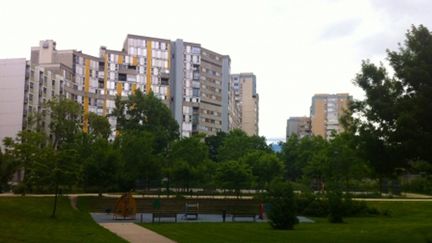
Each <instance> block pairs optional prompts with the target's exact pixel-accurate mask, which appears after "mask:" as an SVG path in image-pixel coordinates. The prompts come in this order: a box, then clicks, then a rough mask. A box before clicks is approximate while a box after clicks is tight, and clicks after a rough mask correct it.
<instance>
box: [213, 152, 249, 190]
mask: <svg viewBox="0 0 432 243" xmlns="http://www.w3.org/2000/svg"><path fill="white" fill-rule="evenodd" d="M215 180H216V182H217V184H218V185H219V186H221V187H222V188H223V189H232V190H234V191H235V192H236V194H237V196H240V189H243V188H248V187H250V184H251V182H252V171H251V168H250V167H249V166H248V165H247V164H245V163H242V162H239V161H236V160H228V161H225V162H222V163H220V164H218V167H217V169H216V172H215Z"/></svg>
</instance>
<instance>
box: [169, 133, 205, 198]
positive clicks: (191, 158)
mask: <svg viewBox="0 0 432 243" xmlns="http://www.w3.org/2000/svg"><path fill="white" fill-rule="evenodd" d="M203 138H204V135H202V134H201V135H194V136H192V137H188V138H182V139H180V140H177V141H175V142H174V143H173V144H172V146H171V149H170V151H169V154H168V160H169V161H170V166H171V167H172V177H173V178H172V179H173V180H174V183H177V185H179V186H181V187H183V188H184V189H186V190H188V189H189V187H190V186H191V185H197V186H203V184H204V183H205V182H206V176H207V175H208V173H207V172H208V169H209V163H211V162H210V161H209V155H208V154H209V149H208V147H207V144H206V143H204V142H203V141H202V140H203ZM207 178H208V177H207Z"/></svg>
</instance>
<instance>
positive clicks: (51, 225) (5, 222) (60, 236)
mask: <svg viewBox="0 0 432 243" xmlns="http://www.w3.org/2000/svg"><path fill="white" fill-rule="evenodd" d="M52 206H53V198H51V197H48V198H47V197H44V198H32V197H12V198H0V242H124V241H123V240H122V239H120V238H119V237H117V236H116V235H114V234H112V233H111V232H109V231H107V230H105V229H104V228H102V227H100V226H99V225H97V224H96V223H95V222H94V221H93V220H92V219H91V217H90V215H89V214H88V213H87V212H82V211H77V210H73V209H72V208H71V206H70V202H69V200H68V199H67V198H61V199H60V200H59V204H58V208H57V210H58V211H57V217H56V218H55V219H53V218H50V217H49V216H50V215H51V211H52Z"/></svg>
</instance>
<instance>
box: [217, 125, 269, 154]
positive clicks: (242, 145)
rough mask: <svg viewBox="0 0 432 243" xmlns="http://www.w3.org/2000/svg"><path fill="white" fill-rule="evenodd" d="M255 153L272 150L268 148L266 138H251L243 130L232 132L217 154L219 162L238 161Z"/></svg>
mask: <svg viewBox="0 0 432 243" xmlns="http://www.w3.org/2000/svg"><path fill="white" fill-rule="evenodd" d="M253 151H267V152H270V151H271V149H270V148H269V146H267V144H266V142H265V138H264V137H259V136H251V137H249V136H248V135H247V134H246V133H245V132H243V131H242V130H238V129H236V130H232V131H230V132H229V133H228V134H227V135H226V136H225V138H224V139H223V142H222V144H221V145H219V150H218V154H217V160H218V161H227V160H238V159H240V158H241V157H242V156H243V155H245V154H247V153H249V152H253Z"/></svg>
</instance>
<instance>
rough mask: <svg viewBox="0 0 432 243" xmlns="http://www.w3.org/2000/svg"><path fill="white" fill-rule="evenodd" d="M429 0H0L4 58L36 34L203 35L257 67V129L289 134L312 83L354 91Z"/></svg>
mask: <svg viewBox="0 0 432 243" xmlns="http://www.w3.org/2000/svg"><path fill="white" fill-rule="evenodd" d="M431 10H432V1H428V0H316V1H313V0H309V1H304V0H298V1H293V0H262V1H258V0H255V1H253V0H244V1H243V0H218V1H214V0H213V1H205V0H196V1H195V0H186V1H181V0H164V1H157V0H152V1H147V0H136V1H127V0H123V1H91V0H86V1H83V0H73V1H67V2H66V1H58V0H57V1H49V0H43V1H40V0H39V1H22V0H14V1H1V3H0V31H1V37H0V58H14V57H26V58H29V56H30V47H31V46H37V45H38V43H39V40H43V39H53V40H55V41H56V42H57V49H77V50H82V51H83V52H85V53H88V54H91V55H98V52H99V47H100V46H101V45H104V46H107V47H108V48H110V49H121V48H122V44H123V40H124V39H125V37H126V35H127V34H128V33H130V34H136V35H145V36H152V37H159V38H166V39H171V40H175V39H177V38H180V39H183V40H185V41H190V42H196V43H200V44H201V45H202V46H204V47H205V48H208V49H210V50H213V51H216V52H218V53H221V54H227V55H230V57H231V73H239V72H253V73H255V75H256V76H257V91H258V93H259V95H260V104H259V105H260V108H259V109H260V116H259V119H260V123H259V129H260V135H262V136H266V137H267V138H281V139H283V138H284V137H285V128H286V120H287V119H288V118H289V117H290V116H304V115H306V116H308V115H309V108H310V105H311V97H312V96H313V94H315V93H340V92H348V93H350V94H352V95H353V96H354V98H362V91H361V90H360V89H359V88H357V87H355V86H354V85H353V84H352V79H353V78H354V76H355V74H356V73H357V72H358V71H359V69H360V64H361V60H364V59H371V60H372V61H373V62H379V61H380V60H384V58H385V50H386V48H389V49H393V50H394V49H396V48H397V43H398V42H402V41H403V40H404V34H405V32H406V30H407V29H408V28H410V26H411V25H412V24H414V25H419V24H423V25H425V26H426V27H428V28H429V29H432V17H431Z"/></svg>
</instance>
